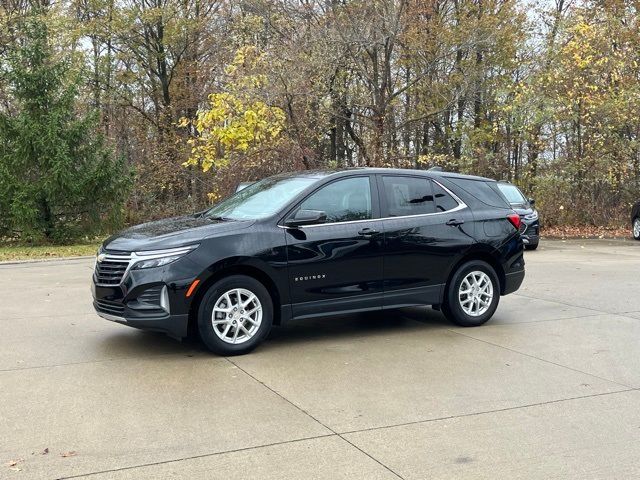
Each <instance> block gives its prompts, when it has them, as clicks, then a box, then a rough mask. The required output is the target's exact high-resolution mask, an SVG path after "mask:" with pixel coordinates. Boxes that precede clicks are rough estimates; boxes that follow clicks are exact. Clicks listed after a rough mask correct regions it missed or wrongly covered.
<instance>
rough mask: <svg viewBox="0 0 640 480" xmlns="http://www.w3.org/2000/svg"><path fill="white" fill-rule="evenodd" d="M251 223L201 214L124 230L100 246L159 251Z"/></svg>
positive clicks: (119, 249)
mask: <svg viewBox="0 0 640 480" xmlns="http://www.w3.org/2000/svg"><path fill="white" fill-rule="evenodd" d="M253 223H254V220H245V221H231V220H224V221H223V220H213V219H211V218H207V217H202V216H200V215H186V216H183V217H173V218H166V219H164V220H158V221H155V222H148V223H143V224H140V225H136V226H134V227H131V228H127V229H126V230H123V231H121V232H119V233H116V234H115V235H112V236H111V237H109V238H107V239H106V240H105V241H104V243H103V244H102V246H103V248H105V249H107V250H118V251H127V252H131V251H140V250H160V249H165V248H173V247H180V246H183V245H189V244H191V243H196V242H198V241H200V240H202V239H204V238H208V237H213V236H218V235H223V234H226V233H227V232H231V231H236V230H241V229H243V228H247V227H249V226H251V225H252V224H253Z"/></svg>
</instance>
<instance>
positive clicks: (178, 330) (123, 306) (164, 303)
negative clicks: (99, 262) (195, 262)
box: [91, 260, 195, 338]
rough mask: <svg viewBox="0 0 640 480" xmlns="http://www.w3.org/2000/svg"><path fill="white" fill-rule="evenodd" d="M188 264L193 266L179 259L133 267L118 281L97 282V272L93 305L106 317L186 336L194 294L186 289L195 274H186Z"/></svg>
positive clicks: (147, 328)
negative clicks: (160, 265) (136, 268)
mask: <svg viewBox="0 0 640 480" xmlns="http://www.w3.org/2000/svg"><path fill="white" fill-rule="evenodd" d="M179 263H185V264H186V265H182V266H180V265H178V264H179ZM185 266H186V267H189V265H188V263H187V262H181V261H180V260H179V261H178V262H175V264H170V265H167V266H166V267H157V268H149V269H142V270H135V269H131V270H129V271H128V272H127V274H126V275H125V276H124V278H123V279H122V281H121V283H120V284H118V285H104V284H100V283H97V280H96V276H95V275H94V278H93V282H92V287H91V292H92V295H93V307H94V309H95V311H96V313H97V314H98V315H99V316H100V317H102V318H104V319H106V320H110V321H114V322H117V323H121V324H123V325H128V326H130V327H134V328H139V329H143V330H150V331H156V332H163V333H166V334H167V335H169V336H171V337H175V338H183V337H186V336H187V334H188V324H189V308H190V303H191V298H186V296H185V293H186V291H187V289H188V287H189V285H190V284H191V283H192V282H193V280H194V279H195V276H193V273H191V272H188V273H190V275H188V277H187V278H184V276H185V274H187V271H185V268H184V267H185ZM180 267H182V268H180ZM189 270H191V269H190V268H189Z"/></svg>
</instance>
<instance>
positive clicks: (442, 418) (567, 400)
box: [337, 388, 640, 436]
mask: <svg viewBox="0 0 640 480" xmlns="http://www.w3.org/2000/svg"><path fill="white" fill-rule="evenodd" d="M636 391H640V389H638V388H627V389H624V390H616V391H614V392H602V393H593V394H590V395H581V396H578V397H570V398H558V399H556V400H547V401H544V402H537V403H528V404H526V405H516V406H514V407H505V408H497V409H494V410H483V411H481V412H471V413H462V414H460V415H448V416H446V417H437V418H428V419H425V420H415V421H413V422H403V423H396V424H392V425H380V426H377V427H370V428H361V429H358V430H349V431H347V432H340V433H337V435H339V436H343V435H352V434H355V433H364V432H373V431H376V430H387V429H390V428H396V427H406V426H408V425H420V424H423V423H431V422H441V421H443V420H453V419H455V418H465V417H476V416H479V415H487V414H491V413H500V412H509V411H512V410H520V409H525V408H532V407H540V406H543V405H552V404H554V403H563V402H570V401H573V400H582V399H585V398H592V397H604V396H607V395H616V394H619V393H626V392H636Z"/></svg>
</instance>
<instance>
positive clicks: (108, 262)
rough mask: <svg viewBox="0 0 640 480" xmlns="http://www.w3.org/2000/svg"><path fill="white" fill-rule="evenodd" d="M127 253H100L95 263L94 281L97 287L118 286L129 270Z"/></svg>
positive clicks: (129, 257)
mask: <svg viewBox="0 0 640 480" xmlns="http://www.w3.org/2000/svg"><path fill="white" fill-rule="evenodd" d="M130 262H131V255H130V254H129V253H102V254H100V255H98V261H96V270H95V273H94V275H95V280H96V284H97V285H105V286H113V285H120V283H121V282H122V278H123V277H124V274H125V273H126V272H127V269H128V268H129V263H130Z"/></svg>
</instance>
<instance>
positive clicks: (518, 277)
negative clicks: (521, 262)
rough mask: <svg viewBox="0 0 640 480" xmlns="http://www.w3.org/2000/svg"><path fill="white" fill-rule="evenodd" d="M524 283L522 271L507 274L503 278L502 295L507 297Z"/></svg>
mask: <svg viewBox="0 0 640 480" xmlns="http://www.w3.org/2000/svg"><path fill="white" fill-rule="evenodd" d="M523 281H524V269H523V270H520V271H518V272H511V273H507V274H506V275H505V278H504V289H503V291H502V295H509V294H510V293H513V292H515V291H516V290H518V289H519V288H520V285H522V282H523Z"/></svg>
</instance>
